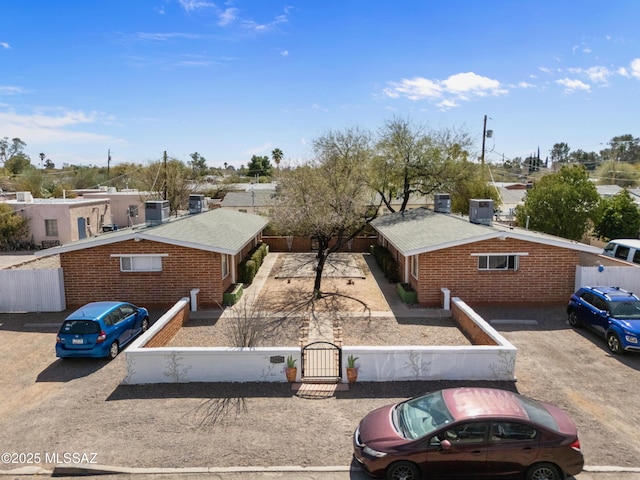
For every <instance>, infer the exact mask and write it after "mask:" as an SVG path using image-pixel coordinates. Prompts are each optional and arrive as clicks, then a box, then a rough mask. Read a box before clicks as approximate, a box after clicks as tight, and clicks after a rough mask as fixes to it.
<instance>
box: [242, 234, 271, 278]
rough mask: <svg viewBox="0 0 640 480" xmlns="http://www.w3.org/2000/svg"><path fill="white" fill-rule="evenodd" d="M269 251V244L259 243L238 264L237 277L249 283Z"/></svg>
mask: <svg viewBox="0 0 640 480" xmlns="http://www.w3.org/2000/svg"><path fill="white" fill-rule="evenodd" d="M268 253H269V245H268V244H266V243H261V244H260V245H258V246H257V247H256V248H254V249H253V250H252V251H251V253H250V254H249V256H248V257H247V258H245V259H244V260H243V261H242V262H240V265H239V266H238V277H239V279H240V281H241V282H242V283H246V284H250V283H251V282H253V278H254V277H255V276H256V273H258V270H260V267H261V266H262V263H263V262H264V258H265V257H266V256H267V254H268Z"/></svg>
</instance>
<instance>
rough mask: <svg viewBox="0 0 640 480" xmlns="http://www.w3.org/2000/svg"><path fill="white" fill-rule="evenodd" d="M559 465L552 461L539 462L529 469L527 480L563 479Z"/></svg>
mask: <svg viewBox="0 0 640 480" xmlns="http://www.w3.org/2000/svg"><path fill="white" fill-rule="evenodd" d="M561 479H562V477H561V476H560V472H559V470H558V467H556V466H555V465H552V464H551V463H538V464H536V465H533V466H532V467H531V468H530V469H529V470H527V480H561Z"/></svg>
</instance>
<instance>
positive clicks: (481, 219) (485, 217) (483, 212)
mask: <svg viewBox="0 0 640 480" xmlns="http://www.w3.org/2000/svg"><path fill="white" fill-rule="evenodd" d="M469 221H470V222H471V223H477V224H480V225H491V223H492V221H493V200H491V199H477V198H475V199H473V198H472V199H471V200H469Z"/></svg>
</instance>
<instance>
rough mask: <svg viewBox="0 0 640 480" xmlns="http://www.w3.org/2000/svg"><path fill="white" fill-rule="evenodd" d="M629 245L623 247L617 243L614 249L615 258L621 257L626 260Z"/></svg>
mask: <svg viewBox="0 0 640 480" xmlns="http://www.w3.org/2000/svg"><path fill="white" fill-rule="evenodd" d="M629 250H630V248H629V247H624V246H622V245H618V248H617V249H616V258H621V259H622V260H626V259H627V257H628V256H629Z"/></svg>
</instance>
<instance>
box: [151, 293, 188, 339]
mask: <svg viewBox="0 0 640 480" xmlns="http://www.w3.org/2000/svg"><path fill="white" fill-rule="evenodd" d="M188 320H189V303H186V304H185V306H184V307H183V308H182V309H181V310H180V311H179V312H178V313H177V314H176V315H175V316H174V317H173V318H172V319H171V320H170V321H169V322H168V323H167V324H166V325H165V326H164V327H163V328H162V330H160V331H158V333H156V334H155V335H154V336H153V337H151V338H150V339H149V341H147V343H146V344H145V345H144V347H145V348H153V347H165V346H167V345H169V342H170V341H171V339H172V338H173V337H174V336H175V335H176V333H178V331H179V330H180V329H181V328H182V327H183V326H184V324H185V323H187V321H188Z"/></svg>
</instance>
